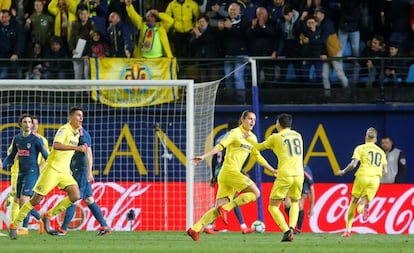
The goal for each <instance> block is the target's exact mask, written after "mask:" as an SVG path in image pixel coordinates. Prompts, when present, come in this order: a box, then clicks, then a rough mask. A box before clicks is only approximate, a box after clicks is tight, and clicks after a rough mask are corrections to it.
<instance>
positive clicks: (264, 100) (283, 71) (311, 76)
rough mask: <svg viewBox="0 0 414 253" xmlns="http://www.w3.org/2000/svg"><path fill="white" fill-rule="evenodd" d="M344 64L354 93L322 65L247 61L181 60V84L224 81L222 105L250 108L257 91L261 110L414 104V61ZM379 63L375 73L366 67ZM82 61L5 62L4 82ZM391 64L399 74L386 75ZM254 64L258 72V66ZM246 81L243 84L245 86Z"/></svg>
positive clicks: (1, 63)
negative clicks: (325, 81)
mask: <svg viewBox="0 0 414 253" xmlns="http://www.w3.org/2000/svg"><path fill="white" fill-rule="evenodd" d="M335 60H336V61H338V60H341V62H342V66H343V70H344V72H345V76H346V77H347V78H348V81H349V89H344V88H342V85H341V82H340V80H339V79H338V75H337V73H336V72H335V70H333V68H332V67H331V68H330V70H329V82H330V86H331V89H330V90H329V92H327V91H326V89H324V86H323V81H322V75H321V70H320V69H319V68H318V67H315V66H316V65H318V64H317V63H318V62H320V60H319V59H312V58H289V59H287V58H277V59H272V58H270V57H245V58H214V59H205V58H204V59H177V62H178V69H177V72H178V78H179V79H194V80H195V82H205V81H212V80H221V84H220V89H219V91H218V94H217V104H229V105H238V104H242V105H243V104H251V103H252V102H251V101H252V87H253V86H254V85H257V87H258V90H257V93H258V97H259V98H260V103H261V104H325V103H378V102H403V103H408V102H412V101H414V89H413V87H412V86H413V85H412V84H414V60H413V59H412V58H403V57H401V58H395V57H394V58H388V57H385V58H375V59H370V58H354V57H343V58H330V59H329V61H335ZM367 60H375V62H376V66H375V68H373V69H369V68H367V67H366V65H365V64H364V62H366V61H367ZM76 61H82V59H19V60H18V61H16V62H11V61H10V60H9V59H0V79H1V78H8V79H72V78H74V72H73V62H76ZM390 62H393V63H394V64H395V65H396V66H391V67H393V68H394V69H395V74H391V75H387V73H388V72H387V71H386V70H385V69H387V68H389V67H390ZM252 64H254V65H255V66H253V65H252ZM238 67H241V68H243V70H242V72H240V71H239V72H238V71H234V70H235V69H236V68H238ZM240 75H242V79H243V83H244V84H242V83H241V81H240V80H241V78H240Z"/></svg>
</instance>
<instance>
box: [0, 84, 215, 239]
mask: <svg viewBox="0 0 414 253" xmlns="http://www.w3.org/2000/svg"><path fill="white" fill-rule="evenodd" d="M218 85H219V81H214V82H208V83H199V84H196V83H194V82H193V80H128V81H125V80H0V109H1V114H2V117H1V122H0V134H1V135H0V136H1V142H0V147H1V150H0V152H1V157H5V156H6V150H7V147H8V145H9V144H10V142H11V139H12V138H13V136H14V135H15V134H17V133H18V132H19V129H18V127H17V121H18V118H19V117H20V116H21V114H23V113H29V114H32V115H34V116H36V117H38V118H39V120H40V126H39V131H38V133H39V134H41V135H43V136H45V137H46V139H47V140H48V142H49V145H50V146H51V144H52V142H53V138H54V134H55V132H56V130H57V128H59V127H60V126H61V125H63V124H65V123H66V122H67V120H68V112H69V110H70V108H71V107H73V106H81V107H82V108H84V110H85V117H84V121H83V126H84V128H85V129H87V130H88V131H89V133H90V134H91V136H92V149H93V155H94V166H93V169H94V170H93V173H94V177H95V182H93V184H92V187H93V192H94V197H95V200H96V201H97V203H98V205H99V206H101V208H102V211H103V214H104V217H105V218H106V220H107V222H108V224H109V225H110V226H111V227H113V228H114V229H115V230H156V231H163V230H184V229H186V228H188V227H189V226H190V225H192V224H193V222H194V220H196V219H199V218H200V217H201V215H202V214H203V213H204V212H205V211H207V210H208V209H210V208H211V207H212V205H213V204H214V195H213V194H214V189H213V188H212V187H211V186H210V185H209V181H210V177H211V170H210V168H209V165H208V164H207V163H206V162H203V163H201V164H199V165H198V166H197V167H196V168H194V167H193V166H192V164H191V158H192V157H193V156H194V155H197V154H202V153H204V152H205V150H206V149H207V148H211V146H212V143H213V139H212V135H211V132H212V130H213V127H214V106H215V99H216V93H217V89H218ZM172 87H173V88H176V89H175V90H173V91H172V99H170V100H169V101H165V100H164V101H162V102H160V101H158V100H157V99H159V98H160V96H159V95H156V96H152V93H151V91H152V90H157V89H171V88H172ZM105 92H106V94H109V95H110V96H112V98H111V99H113V95H114V94H115V95H117V96H118V97H119V96H120V101H121V100H122V101H121V102H125V101H126V105H125V104H123V105H122V106H119V105H115V104H110V103H109V104H108V101H106V102H103V100H101V98H102V97H100V96H101V95H102V94H104V93H105ZM94 94H95V96H94ZM120 94H121V95H120ZM170 95H171V94H170ZM140 96H141V97H140ZM151 96H152V97H151ZM141 98H143V99H141ZM144 98H145V99H147V100H145V101H149V102H148V104H144V105H141V106H128V101H130V100H129V99H135V100H134V101H142V100H144ZM148 98H150V99H148ZM131 101H132V100H131ZM117 102H119V101H117ZM145 103H147V102H145ZM9 174H10V173H9V172H8V171H7V170H6V169H5V170H3V171H0V179H1V181H0V200H1V203H4V201H5V199H6V195H7V193H8V192H9V191H10V189H11V187H10V185H9V184H10V176H9ZM64 196H65V193H64V192H62V191H59V190H58V189H55V190H54V191H53V192H52V193H50V194H49V195H48V196H47V198H45V200H44V201H43V202H42V203H41V205H39V209H40V211H41V212H42V211H46V210H47V209H49V208H51V207H52V206H53V205H54V204H56V203H57V202H58V201H59V200H60V199H61V198H63V197H64ZM76 205H77V206H78V207H79V208H78V209H79V213H78V211H77V213H76V215H75V218H74V222H73V224H72V225H71V228H72V229H86V230H95V229H97V227H99V224H98V223H97V221H96V220H95V219H94V217H93V216H92V214H91V212H90V211H89V210H88V208H87V207H86V206H85V204H84V203H83V201H78V202H77V203H76ZM78 209H77V210H78ZM1 212H3V213H2V214H1ZM128 213H129V214H131V213H133V214H134V216H131V215H130V216H128ZM4 217H10V210H7V212H4V211H3V210H0V219H1V220H0V222H1V223H2V226H3V228H5V226H6V225H7V224H8V222H10V221H9V220H7V218H4ZM132 217H133V218H134V219H131V218H132ZM61 219H62V218H61V217H59V216H58V217H55V218H54V220H53V222H56V223H57V224H59V223H60V222H61Z"/></svg>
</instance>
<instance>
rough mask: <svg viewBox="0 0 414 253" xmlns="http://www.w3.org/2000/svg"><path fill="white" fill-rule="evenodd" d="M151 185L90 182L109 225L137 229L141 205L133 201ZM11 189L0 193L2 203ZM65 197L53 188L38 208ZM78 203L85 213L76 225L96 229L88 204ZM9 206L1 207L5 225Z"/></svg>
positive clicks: (49, 205)
mask: <svg viewBox="0 0 414 253" xmlns="http://www.w3.org/2000/svg"><path fill="white" fill-rule="evenodd" d="M150 188H151V184H146V185H145V186H143V185H142V184H139V183H134V184H128V186H126V187H125V186H123V185H122V184H120V183H113V182H108V183H100V182H96V183H93V184H92V189H93V194H94V198H95V201H96V202H97V203H98V205H99V206H100V207H101V210H102V214H103V216H104V218H105V219H106V221H107V223H108V226H110V227H111V228H113V229H114V230H117V231H122V230H125V231H129V230H136V229H137V228H138V226H139V225H140V224H141V222H142V220H141V210H142V208H141V207H139V206H137V205H136V200H137V199H139V198H140V197H141V196H142V195H143V194H144V193H145V192H147V191H148V190H149V189H150ZM10 191H11V186H10V187H8V188H6V189H5V190H4V191H2V192H1V194H0V203H1V205H2V206H4V203H5V201H6V198H7V193H8V192H10ZM64 197H66V193H65V192H63V191H57V192H54V194H50V195H48V196H47V197H46V198H45V199H44V200H43V201H42V202H41V203H40V205H39V206H40V210H39V211H40V212H41V213H42V212H46V210H49V209H51V208H52V207H54V206H55V205H56V204H57V203H58V202H59V201H60V200H62V199H63V198H64ZM77 205H82V207H83V208H82V209H83V210H84V211H85V215H84V217H83V220H82V224H80V226H79V227H78V228H79V229H86V230H97V229H99V227H100V225H99V223H98V222H97V221H96V219H95V217H94V216H93V215H92V213H91V212H90V210H89V208H87V207H86V206H85V204H84V203H83V202H82V201H81V202H77ZM131 210H132V211H133V212H134V213H135V219H134V220H128V219H127V213H128V212H129V211H131ZM9 217H10V210H7V211H6V213H4V211H0V222H1V224H3V228H4V225H6V228H7V226H8V225H9V224H10V218H9ZM51 221H52V225H55V226H58V225H60V224H59V223H58V217H57V216H55V217H53V218H52V219H51Z"/></svg>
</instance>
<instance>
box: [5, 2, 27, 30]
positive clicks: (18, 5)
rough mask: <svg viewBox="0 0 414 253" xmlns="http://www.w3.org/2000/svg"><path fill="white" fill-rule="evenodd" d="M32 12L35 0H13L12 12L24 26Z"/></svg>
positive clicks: (13, 16)
mask: <svg viewBox="0 0 414 253" xmlns="http://www.w3.org/2000/svg"><path fill="white" fill-rule="evenodd" d="M31 13H33V0H12V4H11V7H10V14H11V16H12V19H14V20H15V21H16V22H17V23H19V24H20V25H21V26H24V24H25V23H26V19H27V18H28V17H29V16H30V14H31Z"/></svg>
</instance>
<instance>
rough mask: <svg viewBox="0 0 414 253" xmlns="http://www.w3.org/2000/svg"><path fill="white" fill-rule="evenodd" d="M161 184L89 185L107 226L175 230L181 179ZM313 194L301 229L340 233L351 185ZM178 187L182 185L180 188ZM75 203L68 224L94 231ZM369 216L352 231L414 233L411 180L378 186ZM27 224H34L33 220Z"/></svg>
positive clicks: (5, 188)
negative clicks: (166, 188) (164, 194)
mask: <svg viewBox="0 0 414 253" xmlns="http://www.w3.org/2000/svg"><path fill="white" fill-rule="evenodd" d="M162 187H163V186H162V184H161V183H146V184H141V183H132V182H111V183H103V182H95V183H93V190H94V194H95V199H96V201H97V203H98V204H99V205H100V206H101V208H102V211H103V214H104V216H105V218H106V220H107V222H108V225H110V226H111V227H113V228H114V229H115V230H118V231H121V230H134V231H139V230H153V231H165V230H167V231H179V230H183V231H184V230H185V229H186V227H185V219H186V217H185V213H186V212H185V183H180V182H177V183H173V185H170V187H173V188H175V189H176V190H177V191H176V192H182V193H183V194H181V195H177V196H169V200H168V201H167V202H165V200H164V199H163V198H161V197H160V198H159V199H154V198H153V196H156V195H157V194H154V191H155V193H156V192H157V191H159V190H160V189H161V188H162ZM271 187H272V184H271V183H264V184H263V185H262V196H263V197H262V199H261V201H262V203H263V208H264V209H265V210H264V222H265V224H266V231H274V232H278V231H280V230H279V228H278V227H277V226H276V224H275V222H274V221H273V219H272V217H271V216H270V214H269V212H268V211H267V205H268V196H269V193H270V189H271ZM314 187H315V193H316V199H315V207H314V213H313V215H312V216H309V215H308V213H307V212H308V210H309V203H308V202H307V203H306V205H305V221H304V225H303V230H302V231H303V232H314V233H340V232H342V231H343V229H344V227H345V220H346V216H347V210H348V206H349V203H350V192H351V189H352V184H332V183H317V184H315V185H314ZM180 189H182V190H181V191H180ZM0 190H1V193H0V204H1V209H0V222H1V224H2V228H3V229H6V228H7V225H8V224H9V223H10V219H9V217H10V208H8V209H7V210H5V209H4V204H5V202H6V198H7V193H8V192H9V191H10V183H9V182H7V181H2V182H0ZM64 196H65V193H64V192H63V191H59V190H55V191H53V192H52V193H51V194H50V195H48V196H47V197H46V198H45V200H44V201H43V202H42V203H41V205H40V206H39V207H38V208H39V210H40V211H41V212H44V211H46V210H47V209H50V208H51V207H52V206H54V205H55V204H56V203H57V202H58V201H59V200H60V199H62V198H63V197H64ZM77 205H78V208H77V212H76V216H75V218H74V221H73V222H72V224H71V228H72V229H83V230H96V229H98V228H99V224H98V223H97V221H96V220H95V218H93V216H92V214H91V213H90V211H89V209H88V208H87V207H85V205H84V203H83V202H82V201H80V202H78V203H77ZM131 210H133V212H134V214H135V217H134V219H133V220H128V215H127V214H128V212H130V211H131ZM369 210H370V215H369V218H368V220H367V221H363V220H362V215H360V214H356V216H355V218H354V223H353V231H354V232H356V233H376V234H414V222H413V221H414V186H413V185H408V184H404V185H391V184H389V185H385V184H383V185H381V186H380V189H379V191H378V193H377V195H376V197H375V198H374V199H373V200H372V201H371V203H370V208H369ZM242 211H243V215H244V219H245V221H246V223H247V224H248V225H250V224H251V223H252V222H253V221H255V220H257V217H258V216H257V213H258V211H257V204H256V203H250V204H248V205H246V206H243V207H242ZM61 221H62V217H61V216H57V217H54V219H53V225H55V226H57V225H58V223H61ZM31 226H33V227H35V226H36V225H35V223H34V221H33V219H32V221H31ZM216 228H217V229H219V230H229V231H239V230H240V229H239V223H238V221H237V219H236V217H235V215H234V214H233V213H232V214H231V215H230V216H229V225H228V226H225V225H224V224H223V223H222V222H221V220H220V219H217V221H216Z"/></svg>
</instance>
